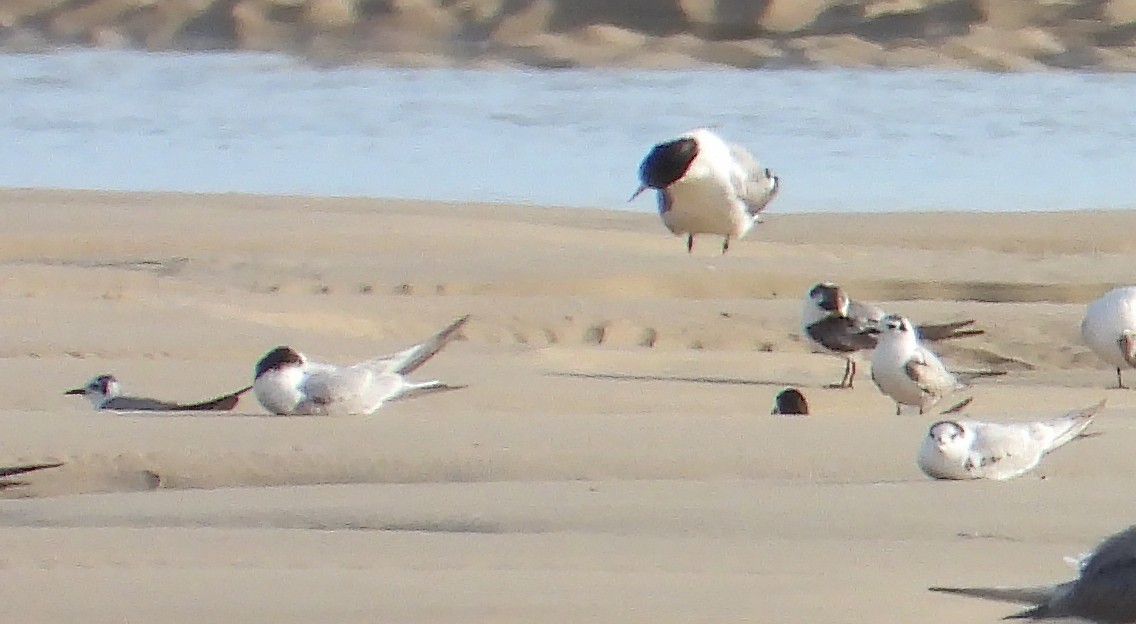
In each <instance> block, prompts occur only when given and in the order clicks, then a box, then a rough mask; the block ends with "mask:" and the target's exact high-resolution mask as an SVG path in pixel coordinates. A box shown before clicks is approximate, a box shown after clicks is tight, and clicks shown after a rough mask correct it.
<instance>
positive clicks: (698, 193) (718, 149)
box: [632, 128, 780, 253]
mask: <svg viewBox="0 0 1136 624" xmlns="http://www.w3.org/2000/svg"><path fill="white" fill-rule="evenodd" d="M639 179H640V182H641V186H640V187H639V190H638V191H636V193H635V195H633V196H632V199H634V198H635V197H636V196H638V195H639V193H641V192H642V191H644V190H646V189H648V188H651V189H655V190H656V191H657V192H658V204H659V216H660V217H661V218H662V220H663V224H664V225H666V226H667V229H669V230H670V231H671V232H672V233H674V234H675V235H676V236H682V235H684V234H685V235H686V237H687V251H688V252H689V251H691V250H692V249H693V246H694V236H695V235H696V234H714V235H717V236H721V237H723V242H722V253H725V252H726V251H727V250H728V249H729V246H730V240H737V239H740V238H742V237H744V236H745V235H746V234H748V233H749V231H750V230H751V229H752V228H753V226H754V225H755V224H757V223H759V222H760V221H761V218H760V214H761V211H762V210H764V209H765V207H766V205H768V204H769V202H770V201H772V200H773V198H774V197H775V196H776V195H777V192H778V190H779V185H780V180H779V178H778V177H777V176H775V175H773V173H772V172H771V171H770V170H769V169H767V168H764V167H762V166H761V164H760V163H759V162H758V161H757V159H756V158H754V156H753V155H752V154H750V153H749V152H748V151H747V150H746V149H745V148H743V147H740V146H737V145H730V144H727V143H726V142H725V141H724V140H722V138H721V137H719V136H718V135H717V134H715V133H713V132H711V131H710V130H708V129H705V128H699V129H697V130H692V131H690V132H687V133H686V134H683V135H682V136H680V137H678V138H677V139H674V140H672V141H667V142H665V143H659V144H658V145H656V146H654V147H653V148H652V149H651V151H650V152H649V153H648V154H647V156H646V157H644V159H643V161H642V163H640V165H639Z"/></svg>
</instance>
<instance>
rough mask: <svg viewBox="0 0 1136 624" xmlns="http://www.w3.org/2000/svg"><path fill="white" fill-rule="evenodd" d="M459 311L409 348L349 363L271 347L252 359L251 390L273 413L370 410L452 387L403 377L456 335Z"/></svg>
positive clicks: (463, 321)
mask: <svg viewBox="0 0 1136 624" xmlns="http://www.w3.org/2000/svg"><path fill="white" fill-rule="evenodd" d="M468 320H469V316H463V317H461V318H459V319H457V320H456V321H454V322H453V323H450V324H449V325H448V326H447V327H446V328H445V329H443V330H442V331H440V332H438V333H437V334H435V335H434V336H432V337H431V338H429V339H428V340H426V341H424V342H422V343H420V344H417V345H414V346H413V347H410V348H409V349H405V350H403V351H399V352H398V353H393V354H390V355H384V356H381V357H377V358H373V359H370V360H367V361H365V362H361V363H359V364H355V365H353V366H336V365H334V364H325V363H323V362H314V361H312V360H309V359H308V358H307V357H305V356H304V355H303V354H302V353H300V352H299V351H296V350H295V349H293V348H291V347H287V346H280V347H276V348H275V349H273V350H271V351H269V352H268V353H267V354H265V355H264V357H262V358H261V359H260V361H258V362H257V363H256V371H255V380H254V381H253V385H252V387H253V393H254V394H256V398H257V400H258V401H260V404H261V405H262V406H264V409H266V410H268V411H269V412H272V413H273V414H277V415H281V416H284V415H308V416H311V415H335V414H364V415H365V414H371V413H373V412H375V411H376V410H378V409H379V408H380V407H382V406H383V404H384V403H386V402H387V401H394V400H397V399H406V398H410V397H413V396H419V395H423V394H429V393H434V392H441V391H445V390H457V389H460V388H464V387H465V386H451V385H448V384H445V383H442V382H441V381H424V382H412V381H410V380H408V379H406V378H405V377H404V375H407V374H409V373H411V372H414V371H415V370H416V369H418V367H420V366H422V365H423V364H425V363H426V362H427V361H428V360H429V359H430V358H432V357H434V355H436V354H437V353H438V352H439V351H441V350H442V348H444V347H445V346H446V345H447V344H449V343H450V342H451V341H452V340H454V339H455V338H456V337H457V336H458V335H460V331H461V328H462V327H463V326H464V325H465V324H466V322H467V321H468Z"/></svg>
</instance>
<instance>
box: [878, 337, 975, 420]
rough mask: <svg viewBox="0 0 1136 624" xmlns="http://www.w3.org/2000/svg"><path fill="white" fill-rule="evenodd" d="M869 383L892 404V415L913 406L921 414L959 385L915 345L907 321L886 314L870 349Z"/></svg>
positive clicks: (932, 356) (930, 354) (935, 359)
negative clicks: (877, 336)
mask: <svg viewBox="0 0 1136 624" xmlns="http://www.w3.org/2000/svg"><path fill="white" fill-rule="evenodd" d="M872 381H873V382H875V384H876V387H877V388H879V389H880V392H883V393H884V394H886V395H887V396H889V397H891V399H892V400H893V401H895V413H896V414H899V413H901V410H902V406H904V405H913V406H916V407H918V408H919V413H920V414H922V413H924V412H925V411H927V409H929V408H930V407H932V406H933V405H935V404H936V403H938V402H939V400H940V399H942V398H943V397H944V396H946V395H947V394H949V393H951V392H953V391H954V390H956V389H958V388H961V387H962V383H961V382H960V381H959V379H958V377H956V376H955V374H954V373H952V372H951V371H949V370H947V367H946V366H945V365H944V364H943V362H942V360H940V359H939V357H938V356H937V355H935V354H934V353H933V352H931V350H930V349H928V348H926V347H924V346H923V345H922V344H919V340H918V338H917V337H916V334H915V330H914V328H912V326H911V322H910V321H908V320H907V319H905V318H903V317H901V316H896V315H889V316H886V317H884V319H883V321H882V323H881V328H880V341H879V344H877V345H876V348H875V349H873V350H872Z"/></svg>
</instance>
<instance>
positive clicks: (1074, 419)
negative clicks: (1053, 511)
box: [918, 401, 1105, 481]
mask: <svg viewBox="0 0 1136 624" xmlns="http://www.w3.org/2000/svg"><path fill="white" fill-rule="evenodd" d="M1104 403H1105V402H1104V401H1101V402H1100V403H1097V404H1096V405H1093V406H1092V407H1086V408H1085V409H1081V410H1076V411H1073V412H1069V413H1068V414H1065V415H1064V416H1061V417H1059V418H1055V419H1053V420H1048V421H1042V422H1019V423H992V422H981V421H977V420H943V421H940V422H937V423H935V424H933V425H931V428H930V430H929V431H928V432H927V436H926V437H925V438H923V446H922V447H920V449H919V458H918V464H919V469H920V470H922V471H923V474H925V475H927V476H929V477H932V478H934V479H993V480H996V481H1004V480H1006V479H1013V478H1014V477H1019V476H1021V475H1023V474H1025V473H1027V472H1029V471H1031V470H1033V469H1034V468H1036V467H1037V465H1038V464H1039V463H1041V458H1042V457H1045V455H1046V454H1048V453H1050V452H1052V451H1054V450H1056V449H1058V448H1060V447H1061V446H1064V445H1065V444H1067V443H1069V442H1070V441H1072V440H1073V439H1075V438H1076V437H1077V436H1079V435H1081V432H1083V431H1084V430H1085V428H1086V427H1088V426H1089V425H1090V424H1091V423H1092V422H1093V417H1094V416H1096V414H1097V413H1098V412H1099V411H1100V410H1101V409H1102V408H1103V407H1104Z"/></svg>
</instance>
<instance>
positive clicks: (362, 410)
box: [300, 366, 402, 414]
mask: <svg viewBox="0 0 1136 624" xmlns="http://www.w3.org/2000/svg"><path fill="white" fill-rule="evenodd" d="M401 385H402V378H401V377H399V376H398V375H393V374H385V373H379V372H376V371H373V370H370V369H367V368H365V367H363V366H352V367H349V368H334V369H333V368H327V369H322V370H315V371H312V373H310V374H309V375H308V376H307V377H305V378H304V381H303V383H302V384H301V385H300V390H301V392H303V393H304V396H305V397H307V401H308V402H310V403H311V404H313V406H314V407H316V408H317V409H318V410H319V411H321V412H329V413H347V414H368V413H370V412H372V411H374V409H375V408H376V407H378V406H379V405H380V404H382V402H383V401H384V400H386V399H387V398H389V397H390V396H391V395H392V394H394V393H395V392H397V391H398V389H399V388H400V387H401Z"/></svg>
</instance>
